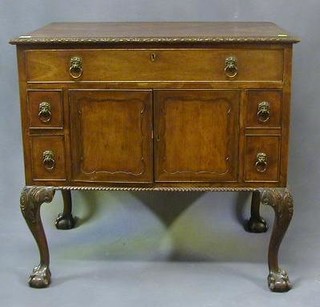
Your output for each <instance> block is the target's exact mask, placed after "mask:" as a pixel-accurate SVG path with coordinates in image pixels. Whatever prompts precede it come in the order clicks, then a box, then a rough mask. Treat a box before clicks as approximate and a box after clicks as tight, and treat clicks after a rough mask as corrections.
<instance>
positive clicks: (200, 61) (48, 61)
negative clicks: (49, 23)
mask: <svg viewBox="0 0 320 307" xmlns="http://www.w3.org/2000/svg"><path fill="white" fill-rule="evenodd" d="M25 56H26V57H25V58H26V72H27V80H28V81H33V82H46V81H53V82H60V81H61V82H67V81H75V80H77V81H114V82H116V81H144V82H146V81H186V82H188V81H207V82H210V81H282V80H283V66H284V54H283V49H258V48H257V49H244V48H243V49H148V50H145V49H143V50H142V49H120V50H119V49H109V50H101V49H86V50H81V49H73V50H64V49H54V50H48V49H46V50H28V51H26V52H25Z"/></svg>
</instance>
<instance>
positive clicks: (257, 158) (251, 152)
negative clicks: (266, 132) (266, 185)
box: [244, 136, 280, 182]
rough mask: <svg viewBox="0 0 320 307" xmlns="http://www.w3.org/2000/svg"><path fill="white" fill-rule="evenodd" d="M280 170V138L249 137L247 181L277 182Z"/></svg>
mask: <svg viewBox="0 0 320 307" xmlns="http://www.w3.org/2000/svg"><path fill="white" fill-rule="evenodd" d="M279 169H280V137H279V136H247V137H246V149H245V165H244V171H245V181H246V182H252V181H254V182H255V181H256V182H277V181H279Z"/></svg>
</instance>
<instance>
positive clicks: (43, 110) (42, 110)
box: [38, 101, 51, 123]
mask: <svg viewBox="0 0 320 307" xmlns="http://www.w3.org/2000/svg"><path fill="white" fill-rule="evenodd" d="M38 117H39V119H40V120H41V121H42V122H43V123H48V122H49V121H50V120H51V105H50V103H49V102H46V101H43V102H41V103H40V104H39V113H38Z"/></svg>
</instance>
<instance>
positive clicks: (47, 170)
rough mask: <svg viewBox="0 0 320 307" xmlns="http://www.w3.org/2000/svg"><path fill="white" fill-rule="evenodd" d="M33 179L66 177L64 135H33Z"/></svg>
mask: <svg viewBox="0 0 320 307" xmlns="http://www.w3.org/2000/svg"><path fill="white" fill-rule="evenodd" d="M30 141H31V151H32V154H31V159H32V178H33V180H59V179H60V180H61V179H66V166H65V150H64V138H63V136H43V137H42V136H35V137H31V139H30Z"/></svg>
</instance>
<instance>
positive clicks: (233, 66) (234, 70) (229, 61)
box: [224, 56, 238, 78]
mask: <svg viewBox="0 0 320 307" xmlns="http://www.w3.org/2000/svg"><path fill="white" fill-rule="evenodd" d="M224 72H225V73H226V75H227V77H228V78H234V77H235V76H236V75H237V74H238V66H237V58H236V57H234V56H230V57H227V58H226V60H225V67H224Z"/></svg>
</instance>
